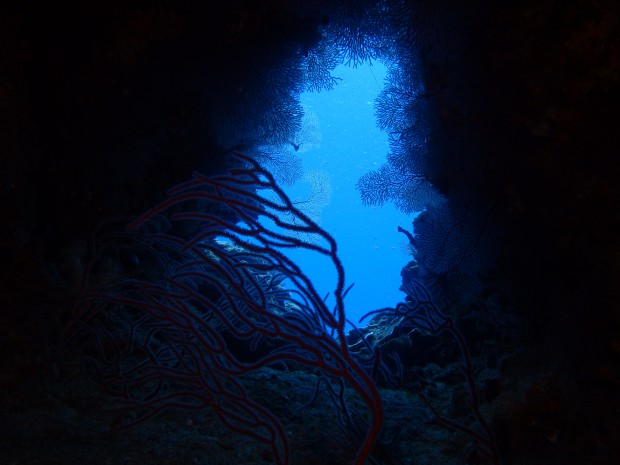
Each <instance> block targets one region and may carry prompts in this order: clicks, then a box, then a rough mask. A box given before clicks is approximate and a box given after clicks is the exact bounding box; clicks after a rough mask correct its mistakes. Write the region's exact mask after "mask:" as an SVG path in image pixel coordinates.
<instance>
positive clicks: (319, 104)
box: [283, 60, 414, 325]
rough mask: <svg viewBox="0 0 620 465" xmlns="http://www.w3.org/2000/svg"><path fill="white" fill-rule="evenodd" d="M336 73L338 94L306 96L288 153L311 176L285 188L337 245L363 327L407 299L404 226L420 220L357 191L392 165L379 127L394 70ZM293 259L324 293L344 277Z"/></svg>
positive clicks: (309, 257)
mask: <svg viewBox="0 0 620 465" xmlns="http://www.w3.org/2000/svg"><path fill="white" fill-rule="evenodd" d="M332 74H333V76H335V77H337V78H339V81H338V83H337V84H336V86H335V87H334V88H333V89H332V90H329V91H321V92H306V93H303V94H302V95H301V103H302V105H303V108H304V117H303V120H302V128H301V130H300V132H299V133H298V134H297V135H296V137H295V140H293V141H291V142H290V147H288V149H289V151H290V155H291V156H297V157H298V158H300V159H301V164H302V166H303V175H302V177H301V179H299V180H298V181H297V182H295V183H294V184H293V185H291V186H283V187H284V190H285V192H286V193H287V195H288V196H289V197H290V198H291V200H292V201H293V202H294V204H295V205H296V207H298V208H299V209H300V210H302V211H303V212H304V213H306V214H307V215H308V216H310V217H311V218H312V219H313V220H314V221H316V222H317V223H318V224H319V225H320V226H321V227H322V228H324V229H325V230H326V231H327V232H328V233H329V234H331V235H332V236H333V237H334V239H335V240H336V242H337V244H338V251H339V257H340V259H341V260H342V263H343V265H344V269H345V279H346V283H345V287H348V286H349V285H351V284H354V286H353V288H352V289H351V291H350V292H349V293H348V294H347V296H346V298H345V308H346V312H347V317H348V319H349V320H350V321H351V322H353V323H354V324H356V325H357V324H358V322H359V319H360V318H361V317H362V316H363V315H364V314H366V313H368V312H369V311H372V310H377V309H381V308H385V307H393V306H395V305H396V304H397V303H398V302H400V301H402V300H403V298H404V296H405V294H404V293H403V292H401V291H400V290H399V287H400V283H401V278H400V270H401V269H402V267H403V266H404V265H405V264H406V263H407V262H408V261H409V260H411V255H410V249H409V243H408V240H407V238H406V237H405V236H404V235H403V234H400V233H399V232H398V231H397V228H398V226H401V227H404V228H406V229H409V228H410V225H411V222H412V220H413V218H414V215H412V214H405V213H402V212H401V211H399V210H398V209H397V208H396V207H395V206H394V205H393V204H391V203H386V204H384V205H382V206H369V205H364V204H363V202H362V199H361V196H360V192H359V190H358V189H357V188H356V183H357V181H358V179H359V178H360V177H361V176H362V175H364V174H365V173H367V172H369V171H371V170H376V169H377V168H378V167H379V166H380V165H382V164H383V163H385V161H386V156H387V155H388V151H389V145H388V134H387V133H386V132H384V131H381V130H380V129H379V128H378V127H377V124H376V118H375V109H374V102H375V99H376V98H377V96H378V95H379V93H380V91H381V89H382V85H383V82H384V80H385V79H386V76H387V68H386V66H385V65H384V64H383V63H382V62H381V61H378V60H375V61H372V62H364V63H362V64H359V65H358V66H356V67H351V66H347V65H344V64H342V65H339V66H338V67H336V68H335V69H334V71H333V73H332ZM289 257H290V258H291V259H292V260H293V261H294V262H296V263H297V264H298V265H299V266H300V267H301V268H302V270H303V271H304V272H305V273H306V274H307V275H308V277H309V278H310V279H311V280H312V282H313V284H314V286H315V287H316V289H317V291H318V292H319V294H320V295H327V294H328V293H331V292H332V291H333V289H334V286H335V282H336V272H335V270H334V269H333V267H332V266H331V265H330V263H328V260H326V259H325V258H324V257H320V256H317V254H311V253H309V252H308V251H307V250H305V251H304V250H295V249H291V250H290V251H289Z"/></svg>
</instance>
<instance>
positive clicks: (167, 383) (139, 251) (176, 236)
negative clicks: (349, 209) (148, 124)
mask: <svg viewBox="0 0 620 465" xmlns="http://www.w3.org/2000/svg"><path fill="white" fill-rule="evenodd" d="M232 165H233V168H231V169H230V170H229V172H228V174H226V175H220V176H216V177H205V176H203V175H201V174H199V173H195V174H194V177H193V179H192V180H190V181H188V182H186V183H184V184H182V185H179V186H178V187H176V188H174V189H172V190H171V191H170V192H169V195H168V197H167V199H166V200H165V201H164V202H163V203H161V204H160V205H158V206H156V207H155V208H153V209H151V210H150V211H148V212H147V213H146V214H144V215H143V216H141V217H139V218H138V219H135V220H134V221H132V222H131V223H130V224H129V225H128V227H127V228H126V230H125V231H123V232H120V233H119V232H116V233H110V234H107V235H102V236H100V238H99V247H98V250H99V252H98V253H99V258H98V260H95V262H94V265H93V268H92V269H91V273H90V283H89V285H88V287H87V289H86V290H85V291H84V293H83V295H82V296H81V299H80V300H79V303H78V305H77V306H76V325H75V329H74V335H75V340H77V341H81V342H78V343H77V344H78V345H81V346H82V347H81V348H82V350H83V351H85V352H86V353H88V352H90V353H91V354H92V355H93V357H92V359H93V363H92V364H91V365H92V366H91V370H92V371H94V372H95V373H96V374H97V377H98V379H99V381H100V382H101V384H102V385H103V386H104V387H105V388H106V389H107V391H108V392H109V393H110V394H112V395H113V396H114V397H116V398H117V399H119V400H120V405H121V408H120V409H119V418H118V419H117V423H118V425H119V426H121V427H123V426H131V425H134V424H136V423H140V422H143V421H145V420H146V419H148V418H150V417H151V416H153V415H156V414H159V413H161V412H162V411H164V410H166V409H169V408H185V409H204V408H208V409H212V410H213V411H214V412H215V413H216V415H217V416H218V417H219V418H220V419H221V421H222V422H223V423H224V424H225V425H226V426H227V427H228V428H230V429H231V430H233V431H235V432H237V433H240V434H244V435H248V436H251V437H253V438H255V439H256V440H258V441H260V442H262V443H265V444H266V445H268V446H269V447H270V448H271V450H272V453H273V457H274V460H275V462H276V463H278V464H286V463H288V461H289V441H288V438H287V436H286V433H285V431H284V428H283V426H282V424H281V422H280V420H279V419H278V418H277V417H276V416H275V415H274V414H273V413H272V412H271V411H270V410H269V409H268V408H267V407H265V406H263V405H261V404H260V403H258V402H257V401H255V400H254V399H253V398H252V393H250V392H248V389H247V388H246V386H244V383H243V376H245V375H247V374H251V373H252V372H255V371H257V370H261V369H263V368H265V367H277V366H278V365H282V364H292V365H295V366H299V365H302V366H306V367H312V368H313V369H315V370H319V372H320V373H321V377H320V379H321V380H326V383H321V382H320V383H319V384H320V385H323V384H326V385H329V386H330V387H329V388H328V389H329V390H331V392H332V395H331V398H332V400H334V402H335V403H336V404H338V405H335V408H336V410H337V411H338V418H339V419H340V421H341V423H342V427H343V428H347V427H350V425H351V424H352V423H353V422H355V423H356V428H357V429H358V430H359V428H360V425H359V422H360V418H361V419H363V425H362V426H363V427H364V432H363V433H362V434H361V437H360V438H359V439H360V442H361V443H360V444H358V447H359V449H358V451H357V453H356V459H355V463H356V464H358V465H361V464H362V463H363V462H364V461H365V459H366V457H367V456H368V454H369V453H370V451H371V449H372V445H373V442H374V441H375V440H376V437H377V435H378V433H379V431H380V429H381V424H382V418H383V407H382V401H381V398H380V395H379V392H378V390H377V388H376V385H375V383H374V381H373V380H372V378H371V376H370V375H369V374H368V367H367V365H368V362H369V360H361V359H359V358H358V359H355V358H354V357H353V356H352V355H351V353H350V352H349V348H348V347H347V343H346V340H345V334H344V327H345V323H346V317H345V312H344V302H343V299H344V295H345V294H346V290H345V279H344V270H343V267H342V264H341V263H340V260H339V259H338V256H337V248H336V242H335V241H334V239H333V238H332V237H331V236H330V235H329V234H327V233H326V232H325V231H324V230H322V229H321V228H320V227H319V226H318V225H317V224H316V223H314V222H313V221H312V220H311V219H310V218H309V217H307V216H306V215H305V214H304V213H303V212H301V211H299V210H298V209H296V208H295V206H294V205H293V204H292V203H291V201H290V200H289V199H288V197H287V196H286V195H285V194H284V192H283V191H282V190H281V189H280V188H279V187H278V186H277V184H276V183H275V181H274V179H273V177H272V175H271V174H270V173H269V172H267V171H266V170H264V169H262V168H261V167H260V166H259V165H258V164H257V163H256V162H255V161H254V160H252V159H250V158H248V157H246V156H244V155H240V154H234V155H233V157H232ZM300 237H303V238H309V239H308V240H306V239H300ZM290 248H296V249H300V248H303V249H306V250H308V251H310V252H311V253H316V254H320V255H321V256H323V257H326V258H327V259H328V261H329V262H330V263H331V265H332V266H333V267H334V269H335V272H336V275H337V277H338V278H337V282H336V284H335V289H334V291H333V296H332V299H330V302H332V303H331V304H330V305H329V307H328V304H327V300H326V299H325V298H321V296H319V295H318V293H317V290H316V289H315V287H314V286H313V284H312V282H311V281H310V280H309V279H308V277H307V276H306V275H305V274H304V273H303V271H302V270H301V269H300V268H299V267H298V265H297V264H295V263H294V262H293V261H291V260H290V259H289V258H288V257H287V255H286V250H287V249H290ZM112 256H113V257H115V260H116V262H117V265H116V268H117V269H118V268H121V267H122V268H123V269H122V270H121V271H120V272H113V270H112V271H111V270H110V269H107V270H105V268H106V265H105V263H106V262H107V263H109V262H110V260H111V259H110V257H112ZM108 268H110V266H109V265H108ZM111 268H114V267H111ZM106 275H107V276H108V277H107V278H106V277H105V276H106ZM95 281H97V282H95ZM266 341H268V342H269V345H268V346H267V345H266V344H265V342H266ZM330 380H331V381H330ZM344 386H347V387H348V388H347V390H348V391H349V390H351V389H352V391H351V392H356V393H357V396H358V397H359V398H360V399H361V400H362V401H363V403H364V404H365V406H366V412H365V413H364V412H354V411H353V408H352V407H349V403H348V402H346V400H345V398H344V395H333V393H334V392H335V391H334V390H335V389H338V390H339V392H340V394H343V393H344V389H345V388H344ZM319 387H320V386H317V389H318V388H319ZM354 418H355V420H354Z"/></svg>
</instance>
